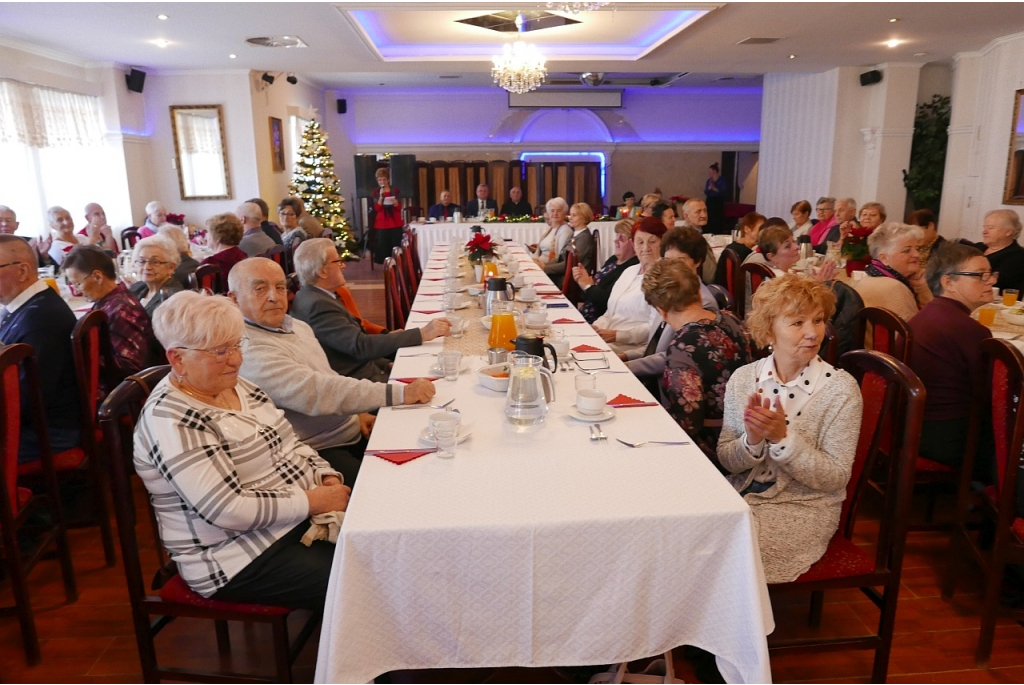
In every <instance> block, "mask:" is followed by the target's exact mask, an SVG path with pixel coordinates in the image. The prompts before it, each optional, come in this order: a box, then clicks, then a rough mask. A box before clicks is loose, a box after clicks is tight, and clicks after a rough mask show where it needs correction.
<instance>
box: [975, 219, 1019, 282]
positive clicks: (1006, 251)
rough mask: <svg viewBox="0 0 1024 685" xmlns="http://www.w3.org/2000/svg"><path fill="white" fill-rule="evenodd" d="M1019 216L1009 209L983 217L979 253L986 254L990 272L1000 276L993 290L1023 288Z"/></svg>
mask: <svg viewBox="0 0 1024 685" xmlns="http://www.w3.org/2000/svg"><path fill="white" fill-rule="evenodd" d="M1020 230H1021V223H1020V216H1019V215H1018V214H1017V212H1015V211H1013V210H1012V209H993V210H992V211H991V212H988V213H987V214H985V222H984V224H983V225H982V228H981V242H980V243H978V249H979V250H981V251H982V252H984V253H985V257H987V258H988V263H989V264H990V265H991V266H992V271H993V272H996V273H998V274H999V279H998V280H997V281H996V287H997V288H999V289H1000V290H1002V289H1004V288H1015V289H1017V290H1021V289H1022V288H1024V247H1021V245H1020V243H1018V242H1017V239H1018V238H1020Z"/></svg>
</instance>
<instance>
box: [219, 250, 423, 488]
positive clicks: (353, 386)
mask: <svg viewBox="0 0 1024 685" xmlns="http://www.w3.org/2000/svg"><path fill="white" fill-rule="evenodd" d="M228 287H229V288H230V291H231V292H230V293H229V295H230V297H231V298H232V299H233V300H234V301H235V302H236V303H237V304H238V308H239V309H240V310H241V311H242V316H243V317H245V324H246V336H247V339H248V340H247V342H245V347H244V350H243V361H242V367H241V369H240V373H241V375H242V377H243V378H246V379H248V380H250V381H252V382H253V383H255V384H256V385H258V386H259V387H260V388H262V389H263V391H264V392H266V393H267V395H269V396H270V399H272V400H273V401H274V404H276V405H277V406H278V407H280V408H281V409H283V410H284V414H285V417H286V418H287V419H288V421H289V422H290V423H291V424H292V427H293V428H294V429H295V433H296V435H297V436H298V438H299V440H301V441H302V442H304V443H306V444H307V445H309V446H310V447H312V448H313V449H315V450H317V451H318V452H320V455H321V456H322V457H324V459H326V460H327V461H328V462H330V463H331V465H332V466H334V467H335V468H337V469H338V470H340V471H342V473H343V474H344V475H345V482H346V483H351V482H352V480H350V479H349V476H350V475H351V476H352V477H353V478H354V474H353V473H352V469H353V468H355V470H358V459H359V458H361V456H362V451H363V449H364V448H365V446H366V443H365V438H366V437H367V436H368V435H369V433H370V430H371V429H372V428H373V422H374V417H373V416H371V415H369V414H367V413H366V412H370V411H373V410H376V409H379V408H380V407H385V406H392V405H396V404H418V403H425V402H429V401H430V399H431V398H432V397H433V396H434V384H433V383H431V382H430V381H429V380H425V379H417V380H415V381H413V382H412V383H410V384H409V385H407V386H401V385H390V384H387V383H374V382H372V381H367V380H358V379H354V378H347V377H346V376H340V375H338V374H337V373H336V372H335V371H334V370H333V369H332V368H331V365H330V363H329V362H328V361H327V355H325V354H324V351H323V349H322V348H321V347H320V343H318V342H317V340H316V336H314V335H313V330H312V329H311V328H310V327H309V326H308V325H306V324H305V323H303V322H301V321H298V320H296V319H293V318H292V317H290V316H288V314H287V310H288V287H287V283H286V280H285V275H284V272H283V271H282V270H281V267H280V266H278V265H277V264H276V263H275V262H274V261H272V260H270V259H266V258H263V257H252V258H249V259H246V260H243V261H241V262H239V263H238V264H237V265H235V268H233V269H232V270H231V273H230V274H229V276H228ZM346 453H347V454H346ZM346 457H348V458H346ZM353 457H354V458H355V461H353Z"/></svg>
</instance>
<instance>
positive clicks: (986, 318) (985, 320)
mask: <svg viewBox="0 0 1024 685" xmlns="http://www.w3.org/2000/svg"><path fill="white" fill-rule="evenodd" d="M995 322H996V310H995V309H993V308H992V307H982V308H981V309H979V310H978V323H980V324H981V325H982V326H992V324H994V323H995Z"/></svg>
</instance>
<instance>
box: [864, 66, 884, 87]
mask: <svg viewBox="0 0 1024 685" xmlns="http://www.w3.org/2000/svg"><path fill="white" fill-rule="evenodd" d="M881 80H882V72H880V71H879V70H878V69H872V70H871V71H865V72H864V73H863V74H861V75H860V85H862V86H870V85H872V84H874V83H880V82H881Z"/></svg>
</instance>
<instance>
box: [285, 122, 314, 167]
mask: <svg viewBox="0 0 1024 685" xmlns="http://www.w3.org/2000/svg"><path fill="white" fill-rule="evenodd" d="M288 120H289V121H288V123H289V126H288V128H289V130H290V131H291V135H290V136H289V138H290V139H291V140H290V142H291V147H290V148H289V150H288V152H289V157H288V159H289V160H290V164H289V166H288V170H287V171H288V173H289V174H293V173H294V172H295V164H296V163H298V161H299V148H301V147H302V132H303V131H305V130H306V126H307V125H308V124H309V122H310V119H306V118H304V117H302V116H299V115H297V114H293V115H291V116H290V117H288Z"/></svg>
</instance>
